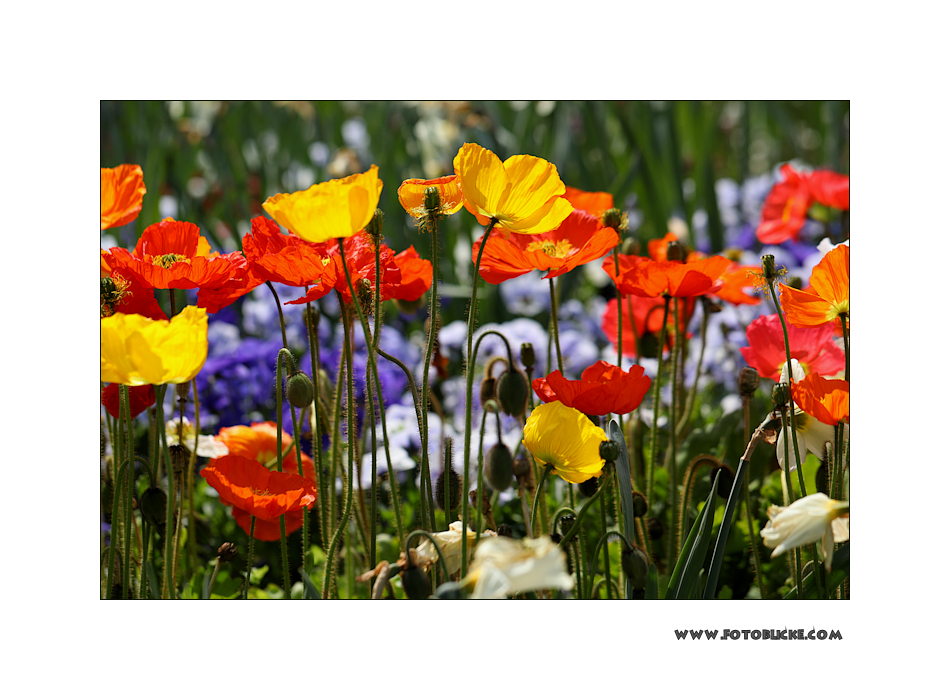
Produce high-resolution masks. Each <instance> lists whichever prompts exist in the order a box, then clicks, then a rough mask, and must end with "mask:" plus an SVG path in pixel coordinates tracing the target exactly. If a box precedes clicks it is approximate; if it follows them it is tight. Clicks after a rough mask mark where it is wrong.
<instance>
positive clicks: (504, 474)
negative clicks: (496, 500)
mask: <svg viewBox="0 0 950 700" xmlns="http://www.w3.org/2000/svg"><path fill="white" fill-rule="evenodd" d="M485 459H486V468H485V471H486V472H487V473H488V483H490V484H491V486H492V488H493V489H495V490H496V491H504V490H505V489H507V488H508V487H509V486H510V485H511V476H512V474H513V473H514V469H515V463H514V457H512V455H511V450H509V449H508V446H507V445H505V444H504V443H503V442H499V443H496V444H494V445H492V446H491V449H489V450H488V456H487V457H486V458H485Z"/></svg>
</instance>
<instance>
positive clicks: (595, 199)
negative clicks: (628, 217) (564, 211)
mask: <svg viewBox="0 0 950 700" xmlns="http://www.w3.org/2000/svg"><path fill="white" fill-rule="evenodd" d="M564 199H566V200H567V201H568V202H570V203H571V205H572V206H573V207H574V208H575V209H582V210H583V211H586V212H587V213H588V214H590V215H591V216H593V217H596V218H598V219H601V218H603V216H604V212H605V211H607V210H608V209H613V208H614V196H613V195H612V194H610V193H609V192H585V191H584V190H579V189H577V188H576V187H569V186H567V185H565V186H564Z"/></svg>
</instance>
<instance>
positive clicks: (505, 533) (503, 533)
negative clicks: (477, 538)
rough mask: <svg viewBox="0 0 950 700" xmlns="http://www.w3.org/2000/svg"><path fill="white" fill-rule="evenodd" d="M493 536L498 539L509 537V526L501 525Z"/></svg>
mask: <svg viewBox="0 0 950 700" xmlns="http://www.w3.org/2000/svg"><path fill="white" fill-rule="evenodd" d="M495 534H496V535H498V536H499V537H511V534H512V533H511V525H509V524H508V523H501V524H499V525H498V527H497V528H496V529H495Z"/></svg>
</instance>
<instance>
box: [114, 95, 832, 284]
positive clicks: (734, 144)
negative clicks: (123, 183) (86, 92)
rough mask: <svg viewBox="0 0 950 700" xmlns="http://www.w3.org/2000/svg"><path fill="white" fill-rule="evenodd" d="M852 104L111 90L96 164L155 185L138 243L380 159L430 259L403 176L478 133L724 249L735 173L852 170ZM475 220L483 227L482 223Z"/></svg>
mask: <svg viewBox="0 0 950 700" xmlns="http://www.w3.org/2000/svg"><path fill="white" fill-rule="evenodd" d="M849 105H850V103H849V102H848V101H824V102H748V101H727V102H695V101H667V102H634V101H603V102H601V101H584V102H579V101H522V102H492V101H483V102H480V101H472V102H425V101H422V102H300V101H298V102H209V101H187V102H185V101H169V102H145V101H143V102H102V103H101V105H100V125H101V134H100V161H101V162H100V165H101V166H103V167H114V166H116V165H118V164H120V163H138V164H139V165H141V166H142V168H143V170H144V174H145V184H146V186H147V188H148V193H147V194H146V195H145V201H144V204H143V210H142V213H141V215H140V216H139V217H138V218H137V219H136V220H135V221H134V222H133V223H131V224H129V225H127V226H125V227H123V228H122V229H117V230H113V231H110V232H108V233H109V234H111V235H112V236H113V237H114V238H115V243H114V244H118V245H122V246H127V247H129V248H131V247H133V246H134V245H135V242H136V241H137V240H138V237H139V235H140V234H141V232H142V231H143V230H144V228H145V227H146V226H148V225H149V224H151V223H154V222H155V221H158V220H160V219H161V218H163V217H165V216H173V217H175V218H177V219H182V220H187V221H191V222H194V223H196V224H198V225H199V226H200V227H201V229H202V233H203V234H204V235H206V236H207V237H208V239H209V241H210V242H211V244H212V246H213V247H216V248H217V249H218V250H220V251H222V252H228V251H231V250H235V249H238V248H240V246H241V238H242V237H243V235H244V234H245V233H247V232H249V231H250V220H251V219H252V218H253V217H254V216H258V215H261V214H263V213H264V212H263V210H262V208H261V203H262V202H263V201H264V200H265V199H266V198H267V197H269V196H270V195H273V194H275V193H278V192H293V191H296V190H302V189H306V188H307V187H309V186H310V185H312V184H314V183H317V182H323V181H325V180H328V179H332V178H339V177H345V176H346V175H349V174H351V173H354V172H362V171H364V170H366V169H367V168H368V167H369V166H370V165H371V164H374V163H375V164H376V165H378V166H379V173H380V177H381V178H382V180H383V182H384V183H385V186H384V188H383V192H382V197H381V199H380V204H379V206H380V208H382V210H383V211H384V212H385V214H386V216H387V220H386V226H385V235H386V238H387V241H388V242H389V244H390V245H391V246H392V247H393V249H395V250H397V251H399V250H402V249H404V248H406V247H408V246H409V245H410V244H412V245H415V246H416V248H417V249H418V250H419V252H420V254H421V255H423V257H429V256H430V255H431V251H430V250H429V241H428V239H427V237H425V236H419V235H418V232H417V231H416V230H415V224H414V223H413V221H412V220H411V219H410V218H409V217H407V216H406V215H405V213H404V212H403V210H402V208H401V207H400V205H399V202H398V199H397V197H396V190H397V188H398V187H399V184H400V183H401V182H402V181H403V180H404V179H406V178H411V177H419V178H433V177H438V176H441V175H445V174H449V173H452V172H453V167H452V159H453V158H454V156H455V154H456V152H457V151H458V148H459V146H461V145H462V144H463V143H465V142H468V141H474V142H476V143H479V144H480V145H482V146H484V147H486V148H488V149H490V150H492V151H494V152H495V153H496V154H497V155H498V156H499V157H501V158H502V159H504V158H507V157H508V156H511V155H515V154H518V153H528V154H531V155H535V156H539V157H541V158H544V159H546V160H549V161H551V162H553V163H554V164H555V165H557V168H558V171H559V172H560V174H561V178H562V180H563V181H564V183H565V184H567V185H570V186H573V187H577V188H580V189H583V190H589V191H606V192H610V193H611V194H613V195H614V199H615V202H616V204H617V206H619V207H622V208H626V209H627V210H628V212H630V214H631V232H632V234H633V235H634V236H636V237H637V238H638V239H639V240H640V241H641V242H645V241H646V240H649V239H650V238H657V237H660V236H663V235H664V234H665V233H666V232H667V230H668V221H669V219H670V218H671V217H673V216H676V217H678V218H680V219H682V220H684V221H685V222H687V229H688V234H689V236H690V240H691V242H693V243H694V244H695V243H696V242H697V241H696V238H695V236H694V233H695V232H694V228H696V227H697V226H696V222H697V221H699V222H701V226H702V229H703V236H704V238H705V246H704V247H705V248H706V249H707V250H708V251H709V252H718V251H720V250H722V248H723V224H722V221H721V219H720V216H719V211H718V207H717V202H716V181H717V180H719V179H722V178H729V179H732V180H734V181H736V182H738V183H741V182H743V181H744V180H746V179H747V178H749V177H752V176H758V175H763V174H767V173H769V172H771V171H773V170H774V169H775V168H776V166H777V164H779V163H781V162H784V161H788V160H791V159H798V160H799V161H800V162H802V163H803V164H806V165H810V166H813V167H827V168H831V169H833V170H836V171H838V172H842V173H848V172H849V170H848V159H849ZM476 229H477V230H476ZM440 232H441V237H442V250H441V255H442V263H443V264H442V266H441V269H442V271H443V275H442V276H443V280H444V282H445V283H446V284H447V285H448V286H447V287H446V292H447V293H450V292H451V285H453V284H461V283H464V282H467V281H468V276H469V275H470V274H471V273H470V270H469V269H468V268H470V266H471V258H470V253H469V254H468V255H469V257H468V259H467V264H466V258H465V252H466V250H470V248H468V247H467V246H470V245H471V240H473V238H471V237H472V236H477V235H480V229H479V228H478V227H477V224H476V222H475V220H474V218H473V217H472V216H470V215H469V214H467V213H466V212H464V211H463V212H461V213H459V214H458V215H456V216H453V217H450V219H449V220H448V222H447V223H445V224H443V226H442V228H441V229H440Z"/></svg>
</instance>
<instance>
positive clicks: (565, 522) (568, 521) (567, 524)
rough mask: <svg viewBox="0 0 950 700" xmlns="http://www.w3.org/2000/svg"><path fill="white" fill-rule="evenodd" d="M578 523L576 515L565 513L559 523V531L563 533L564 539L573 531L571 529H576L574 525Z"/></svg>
mask: <svg viewBox="0 0 950 700" xmlns="http://www.w3.org/2000/svg"><path fill="white" fill-rule="evenodd" d="M576 522H577V516H576V515H574V514H573V513H565V514H564V515H562V516H561V517H560V518H559V519H558V521H557V530H558V532H560V533H561V536H562V537H566V536H567V533H569V532H570V531H571V528H572V527H574V523H576Z"/></svg>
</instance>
